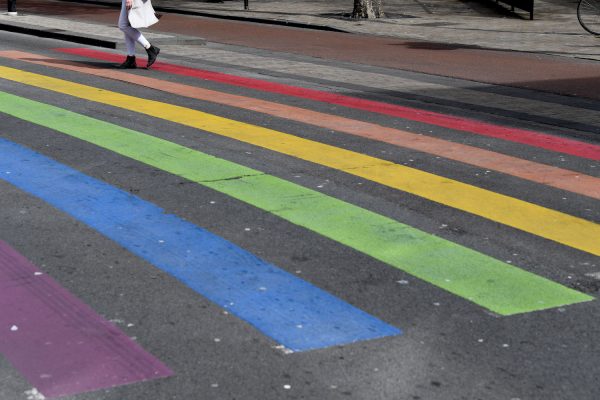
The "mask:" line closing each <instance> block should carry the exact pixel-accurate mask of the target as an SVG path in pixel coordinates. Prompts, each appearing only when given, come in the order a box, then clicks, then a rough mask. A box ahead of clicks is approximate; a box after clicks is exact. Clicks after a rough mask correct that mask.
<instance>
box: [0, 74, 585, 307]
mask: <svg viewBox="0 0 600 400" xmlns="http://www.w3.org/2000/svg"><path fill="white" fill-rule="evenodd" d="M2 76H6V75H2ZM38 77H41V76H39V75H38ZM42 78H43V77H42ZM43 79H47V78H43ZM95 90H97V91H103V90H102V89H95ZM0 112H3V113H6V114H8V115H12V116H14V117H16V118H19V119H22V120H25V121H29V122H31V123H34V124H37V125H41V126H44V127H47V128H49V129H52V130H55V131H56V132H61V133H63V134H66V135H69V136H72V137H75V138H79V139H81V140H84V141H87V142H90V143H93V144H95V145H98V146H100V147H103V148H105V149H108V150H111V151H113V152H115V153H118V154H121V155H123V156H126V157H130V158H132V159H135V160H137V161H140V162H142V163H145V164H147V165H150V166H153V167H156V168H159V169H162V170H164V171H166V172H169V173H172V174H175V175H178V176H180V177H183V178H185V179H188V180H190V181H193V182H196V183H198V184H200V185H202V186H205V187H208V188H211V189H213V190H216V191H218V192H221V193H223V194H226V195H228V196H231V197H233V198H236V199H238V200H240V201H242V202H245V203H247V204H250V205H252V206H254V207H257V208H259V209H262V210H265V211H267V212H270V213H272V214H274V215H276V216H279V217H280V218H282V219H284V220H287V221H289V222H291V223H293V224H296V225H299V226H302V227H305V228H307V229H309V230H311V231H314V232H316V233H318V234H320V235H323V236H325V237H328V238H330V239H332V240H334V241H337V242H338V243H341V244H343V245H346V246H348V247H350V248H353V249H355V250H358V251H360V252H362V253H364V254H367V255H369V256H371V257H373V258H375V259H377V260H380V261H382V262H384V263H386V264H389V265H391V266H393V267H395V268H398V269H400V270H403V271H405V272H407V273H409V274H412V275H414V276H416V277H417V278H420V279H422V280H424V281H426V282H429V283H431V284H433V285H436V286H438V287H440V288H442V289H445V290H447V291H449V292H451V293H454V294H456V295H457V296H460V297H462V298H464V299H467V300H470V301H472V302H474V303H476V304H479V305H481V306H482V307H485V308H487V309H489V310H491V311H493V312H496V313H498V314H501V315H512V314H518V313H524V312H530V311H536V310H543V309H548V308H552V307H558V306H562V305H568V304H574V303H580V302H585V301H590V300H592V299H593V298H592V297H591V296H588V295H586V294H583V293H580V292H577V291H575V290H572V289H570V288H567V287H565V286H562V285H560V284H558V283H555V282H552V281H550V280H548V279H545V278H543V277H540V276H537V275H535V274H532V273H530V272H527V271H524V270H522V269H520V268H517V267H515V266H513V265H509V264H507V263H504V262H501V261H499V260H496V259H494V258H491V257H489V256H486V255H484V254H482V253H479V252H476V251H474V250H472V249H468V248H466V247H463V246H460V245H458V244H455V243H452V242H450V241H447V240H444V239H442V238H439V237H436V236H434V235H431V234H427V233H424V232H422V231H419V230H417V229H415V228H412V227H410V226H408V225H405V224H402V223H400V222H397V221H395V220H393V219H390V218H387V217H384V216H382V215H379V214H376V213H374V212H371V211H368V210H365V209H363V208H360V207H357V206H354V205H352V204H349V203H347V202H343V201H341V200H338V199H336V198H333V197H330V196H327V195H325V194H322V193H320V192H317V191H314V190H311V189H307V188H304V187H302V186H300V185H297V184H294V183H291V182H288V181H286V180H283V179H280V178H277V177H274V176H271V175H268V174H266V173H264V172H262V171H258V170H255V169H251V168H248V167H245V166H242V165H238V164H235V163H233V162H230V161H226V160H223V159H219V158H217V157H214V156H210V155H207V154H205V153H202V152H199V151H196V150H193V149H190V148H186V147H183V146H181V145H178V144H175V143H172V142H169V141H166V140H163V139H160V138H156V137H153V136H150V135H146V134H144V133H141V132H136V131H133V130H130V129H126V128H123V127H120V126H117V125H114V124H110V123H108V122H104V121H101V120H97V119H94V118H91V117H87V116H83V115H80V114H76V113H74V112H71V111H68V110H64V109H61V108H58V107H55V106H50V105H47V104H43V103H40V102H37V101H33V100H28V99H25V98H22V97H18V96H15V95H12V94H9V93H5V92H0Z"/></svg>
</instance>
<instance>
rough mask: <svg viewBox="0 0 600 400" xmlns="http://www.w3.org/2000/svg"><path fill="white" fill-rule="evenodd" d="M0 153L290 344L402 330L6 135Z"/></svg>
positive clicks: (153, 259) (133, 246) (11, 173)
mask: <svg viewBox="0 0 600 400" xmlns="http://www.w3.org/2000/svg"><path fill="white" fill-rule="evenodd" d="M0 155H1V157H0V178H2V179H3V180H5V181H7V182H9V183H11V184H13V185H15V186H17V187H18V188H20V189H22V190H23V191H25V192H27V193H29V194H31V195H34V196H36V197H39V198H40V199H42V200H44V201H46V202H48V203H49V204H51V205H53V206H54V207H56V208H58V209H60V210H62V211H64V212H65V213H67V214H69V215H71V216H72V217H74V218H75V219H77V220H79V221H81V222H83V223H85V224H87V225H89V226H91V227H92V228H94V229H96V230H98V231H99V232H101V233H102V234H104V235H105V236H107V237H109V238H110V239H112V240H114V241H115V242H117V243H119V244H120V245H121V246H123V247H125V248H126V249H128V250H129V251H131V252H132V253H134V254H136V255H138V256H139V257H141V258H143V259H145V260H147V261H148V262H150V263H151V264H153V265H155V266H156V267H157V268H160V269H161V270H163V271H165V272H167V273H169V274H171V275H173V276H175V277H176V278H178V279H179V280H181V281H182V282H183V283H185V284H186V285H188V286H189V287H191V288H192V289H194V290H195V291H197V292H198V293H200V294H201V295H203V296H205V297H206V298H208V299H210V300H211V301H213V302H215V303H216V304H218V305H220V306H222V307H224V308H227V310H229V311H230V312H231V313H232V314H234V315H237V316H238V317H239V318H241V319H243V320H245V321H246V322H248V323H250V324H251V325H253V326H254V327H256V328H257V329H258V330H259V331H261V332H263V333H264V334H265V335H267V336H269V337H271V338H273V339H274V340H275V341H276V342H278V343H280V344H282V345H283V346H285V347H286V348H288V349H290V350H294V351H305V350H311V349H318V348H324V347H328V346H335V345H342V344H347V343H352V342H356V341H361V340H368V339H374V338H380V337H384V336H393V335H399V334H400V333H401V331H400V330H399V329H398V328H395V327H393V326H390V325H388V324H386V323H384V322H382V321H381V320H379V319H377V318H375V317H373V316H371V315H369V314H367V313H365V312H363V311H361V310H359V309H357V308H356V307H353V306H352V305H350V304H348V303H346V302H344V301H342V300H340V299H338V298H336V297H334V296H332V295H331V294H329V293H327V292H325V291H323V290H321V289H319V288H317V287H316V286H314V285H312V284H310V283H308V282H306V281H303V280H301V279H299V278H297V277H296V276H294V275H292V274H289V273H287V272H285V271H283V270H281V269H279V268H277V267H275V266H273V265H271V264H269V263H267V262H265V261H263V260H261V259H259V258H257V257H256V256H254V255H253V254H251V253H249V252H247V251H245V250H243V249H241V248H239V247H238V246H236V245H234V244H233V243H231V242H228V241H226V240H225V239H223V238H221V237H219V236H216V235H214V234H212V233H210V232H208V231H206V230H204V229H202V228H200V227H198V226H196V225H193V224H191V223H189V222H186V221H184V220H182V219H181V218H179V217H177V216H175V215H171V214H165V212H164V210H163V209H161V208H159V207H157V206H155V205H154V204H152V203H149V202H147V201H144V200H142V199H140V198H139V197H136V196H133V195H131V194H129V193H127V192H124V191H121V190H119V189H117V188H115V187H112V186H110V185H108V184H106V183H104V182H101V181H98V180H96V179H93V178H91V177H89V176H87V175H84V174H82V173H80V172H78V171H76V170H74V169H72V168H70V167H67V166H65V165H62V164H60V163H57V162H56V161H53V160H51V159H49V158H47V157H45V156H43V155H41V154H39V153H35V152H33V151H31V150H29V149H27V148H25V147H23V146H20V145H18V144H16V143H13V142H10V141H7V140H5V139H0Z"/></svg>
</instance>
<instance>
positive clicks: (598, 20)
mask: <svg viewBox="0 0 600 400" xmlns="http://www.w3.org/2000/svg"><path fill="white" fill-rule="evenodd" d="M577 19H578V20H579V23H580V24H581V26H582V27H583V29H585V30H586V31H588V32H589V33H591V34H592V35H600V0H580V1H579V4H578V5H577Z"/></svg>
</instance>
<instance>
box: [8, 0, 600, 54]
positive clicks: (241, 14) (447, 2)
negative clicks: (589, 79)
mask: <svg viewBox="0 0 600 400" xmlns="http://www.w3.org/2000/svg"><path fill="white" fill-rule="evenodd" d="M218 1H220V0H209V1H183V0H154V1H153V4H154V5H155V8H156V9H157V10H160V11H163V12H183V13H192V14H198V15H202V16H213V17H217V18H228V19H242V20H251V21H263V22H267V23H277V24H291V25H292V26H301V27H312V28H315V29H328V30H338V31H343V32H351V33H357V34H368V35H379V36H387V37H394V38H398V39H404V40H406V39H410V40H422V41H427V42H434V43H439V44H445V45H467V46H476V47H482V48H489V49H499V50H516V51H524V52H533V53H541V54H549V55H558V56H568V57H576V58H583V59H592V60H600V39H598V38H595V37H593V36H591V35H589V34H587V33H586V32H585V31H584V30H583V29H582V28H581V27H580V26H579V23H578V21H577V16H576V9H577V2H576V1H574V0H536V2H535V15H534V18H535V19H534V20H533V21H530V20H529V19H528V18H529V15H528V13H526V12H524V11H520V10H518V9H517V10H515V12H514V13H511V12H510V11H509V10H508V7H505V6H503V5H502V3H500V5H497V4H496V3H494V2H493V1H491V0H474V1H460V0H387V1H384V7H385V8H384V10H385V12H386V14H387V17H386V18H385V19H378V20H353V19H351V18H349V15H350V13H351V12H352V0H321V1H317V0H249V5H250V9H249V10H247V11H245V10H244V9H243V7H244V4H243V1H242V0H235V1H233V0H232V1H230V0H224V1H221V2H218ZM73 2H74V1H73V0H71V1H69V2H68V3H71V4H73ZM85 2H86V0H80V1H78V2H75V3H85ZM87 2H88V3H91V4H102V5H108V6H112V7H119V5H120V0H102V1H93V0H88V1H87ZM29 3H31V2H30V1H27V0H19V1H17V10H18V11H19V10H20V9H19V6H20V5H21V7H22V9H24V10H26V11H21V13H20V16H17V17H9V16H6V15H0V24H13V25H14V24H17V25H19V24H22V25H34V26H46V25H47V26H49V27H50V29H53V30H57V29H59V30H64V31H66V32H69V31H74V32H75V33H77V30H76V29H73V25H72V24H71V23H68V24H67V23H65V21H64V20H65V19H67V18H68V16H65V15H62V16H61V15H60V13H56V14H55V15H52V14H51V13H48V12H47V10H46V11H44V12H43V13H41V14H39V15H37V16H35V18H34V15H32V14H36V13H35V12H31V11H28V9H29V8H30V7H29V6H28V4H29ZM61 19H62V21H63V22H62V23H61V22H60V20H61ZM82 30H83V31H84V32H86V31H87V29H86V28H85V27H84V28H82ZM81 34H82V32H80V36H81ZM106 35H107V33H106V32H100V36H106ZM119 35H120V34H119ZM96 36H97V35H96ZM109 36H110V35H109ZM184 41H185V40H184Z"/></svg>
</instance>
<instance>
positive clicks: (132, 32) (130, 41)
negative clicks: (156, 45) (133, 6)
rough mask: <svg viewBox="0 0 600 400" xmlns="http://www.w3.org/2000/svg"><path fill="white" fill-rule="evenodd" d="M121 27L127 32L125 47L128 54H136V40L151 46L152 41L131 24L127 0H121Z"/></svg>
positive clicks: (146, 46)
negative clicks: (128, 16)
mask: <svg viewBox="0 0 600 400" xmlns="http://www.w3.org/2000/svg"><path fill="white" fill-rule="evenodd" d="M119 29H120V30H122V31H123V33H124V34H125V47H126V48H127V55H128V56H135V42H138V43H139V44H141V45H142V46H144V48H145V49H146V48H148V47H150V42H148V41H147V40H146V38H145V37H144V35H142V33H141V32H140V31H138V30H137V29H135V28H133V27H132V26H131V25H130V24H129V19H128V18H127V6H126V5H125V0H122V1H121V14H120V15H119Z"/></svg>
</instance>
